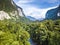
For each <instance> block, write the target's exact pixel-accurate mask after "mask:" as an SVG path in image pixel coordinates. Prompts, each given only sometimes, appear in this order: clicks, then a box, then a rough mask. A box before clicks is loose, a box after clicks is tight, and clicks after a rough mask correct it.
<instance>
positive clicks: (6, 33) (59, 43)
mask: <svg viewBox="0 0 60 45" xmlns="http://www.w3.org/2000/svg"><path fill="white" fill-rule="evenodd" d="M30 38H31V39H32V40H33V41H34V42H35V43H37V45H60V19H58V20H54V21H53V20H45V21H42V22H32V23H29V24H25V23H22V22H14V21H9V20H3V21H0V45H31V44H30V42H29V39H30Z"/></svg>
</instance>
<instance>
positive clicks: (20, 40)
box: [0, 20, 30, 45]
mask: <svg viewBox="0 0 60 45" xmlns="http://www.w3.org/2000/svg"><path fill="white" fill-rule="evenodd" d="M29 38H30V35H29V33H28V32H27V31H25V29H23V28H22V27H21V25H20V23H19V22H12V21H8V20H3V21H0V45H30V43H29V41H28V40H29Z"/></svg>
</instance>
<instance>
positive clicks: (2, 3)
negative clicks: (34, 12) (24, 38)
mask: <svg viewBox="0 0 60 45" xmlns="http://www.w3.org/2000/svg"><path fill="white" fill-rule="evenodd" d="M24 16H25V15H24V13H23V10H22V8H21V7H19V6H17V5H16V4H15V3H14V1H13V0H0V20H4V19H14V20H16V19H20V17H24Z"/></svg>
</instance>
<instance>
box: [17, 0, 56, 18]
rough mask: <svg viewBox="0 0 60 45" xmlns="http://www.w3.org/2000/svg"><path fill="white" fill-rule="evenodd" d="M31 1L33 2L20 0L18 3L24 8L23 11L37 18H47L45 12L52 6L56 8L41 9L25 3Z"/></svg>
mask: <svg viewBox="0 0 60 45" xmlns="http://www.w3.org/2000/svg"><path fill="white" fill-rule="evenodd" d="M29 2H33V0H20V1H18V2H17V5H19V6H20V7H22V8H23V11H24V13H25V15H26V16H32V17H35V18H36V19H38V18H45V14H46V12H47V11H48V10H50V9H52V8H56V7H51V8H47V9H40V8H37V7H35V6H32V5H30V4H25V3H29Z"/></svg>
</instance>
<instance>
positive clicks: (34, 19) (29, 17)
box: [26, 16, 37, 21]
mask: <svg viewBox="0 0 60 45" xmlns="http://www.w3.org/2000/svg"><path fill="white" fill-rule="evenodd" d="M26 18H28V19H30V20H31V21H36V20H37V19H36V18H34V17H31V16H26Z"/></svg>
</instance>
